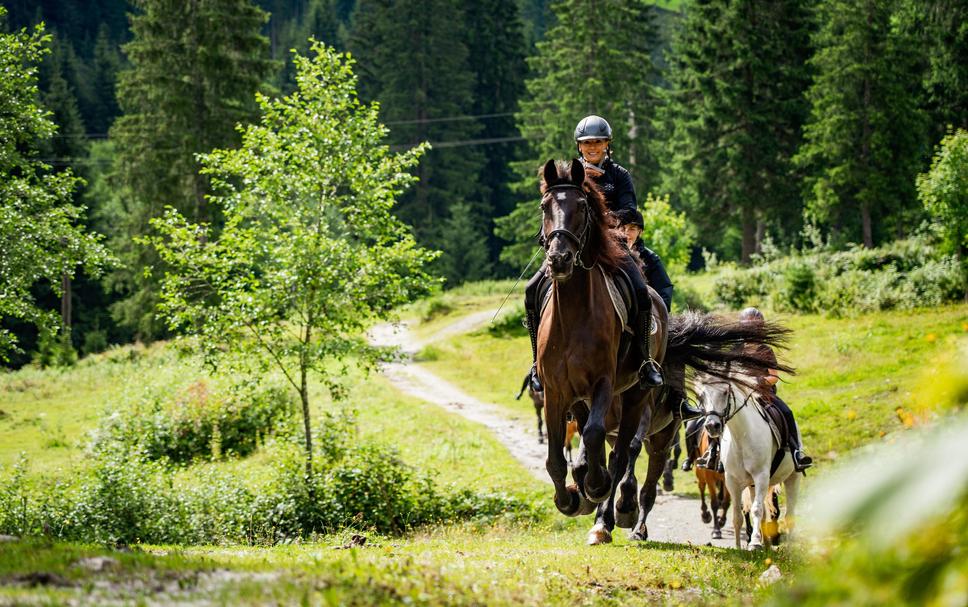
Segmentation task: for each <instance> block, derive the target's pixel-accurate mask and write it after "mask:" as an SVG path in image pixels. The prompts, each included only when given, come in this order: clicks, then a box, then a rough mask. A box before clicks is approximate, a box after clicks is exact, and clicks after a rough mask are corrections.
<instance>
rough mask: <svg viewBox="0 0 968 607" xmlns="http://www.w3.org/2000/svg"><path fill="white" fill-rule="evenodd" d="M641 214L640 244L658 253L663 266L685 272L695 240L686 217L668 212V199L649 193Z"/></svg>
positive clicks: (694, 234) (667, 197)
mask: <svg viewBox="0 0 968 607" xmlns="http://www.w3.org/2000/svg"><path fill="white" fill-rule="evenodd" d="M641 210H642V219H643V224H644V228H643V230H642V240H643V242H645V244H646V246H648V247H649V248H650V249H652V250H653V251H655V252H656V253H658V255H659V257H661V258H662V260H663V261H664V262H665V263H666V265H668V266H670V267H673V268H680V269H682V268H685V267H686V264H687V263H689V256H690V255H691V254H692V246H693V243H694V242H695V238H696V232H695V228H693V225H692V224H691V223H689V222H688V220H687V219H686V214H685V213H683V212H676V211H674V210H673V209H672V206H671V205H670V204H669V196H668V195H666V196H665V197H658V196H654V195H653V194H652V193H651V192H649V193H648V194H647V195H646V199H645V203H644V204H643V205H642V209H641Z"/></svg>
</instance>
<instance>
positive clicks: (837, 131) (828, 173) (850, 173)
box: [796, 0, 925, 248]
mask: <svg viewBox="0 0 968 607" xmlns="http://www.w3.org/2000/svg"><path fill="white" fill-rule="evenodd" d="M897 4H898V3H897V2H894V1H891V2H865V3H863V4H861V5H857V4H856V3H854V2H851V1H849V0H828V1H827V2H824V3H822V4H821V11H820V23H821V27H820V29H819V31H818V32H817V33H816V35H815V36H814V45H815V46H816V48H817V51H816V53H815V54H814V56H813V57H812V58H811V59H810V65H811V66H812V68H813V69H814V70H815V72H816V77H815V78H814V82H813V84H812V85H811V87H810V90H809V92H808V93H807V99H808V100H809V102H810V104H811V111H810V119H809V120H808V122H807V124H806V126H805V127H804V145H803V146H802V148H801V149H800V151H799V152H798V154H797V158H796V161H797V163H798V164H799V166H800V168H801V169H803V171H804V172H805V173H806V175H807V177H806V180H805V182H804V187H805V191H804V195H805V198H806V207H805V216H806V218H807V220H808V221H810V222H817V223H820V224H822V225H823V226H827V227H829V228H830V230H831V231H832V232H833V234H834V236H835V240H836V241H838V242H841V243H842V242H861V243H863V244H864V246H866V247H868V248H870V247H873V246H874V244H875V242H876V241H880V240H883V239H884V237H885V236H888V237H897V235H898V234H900V235H905V234H909V233H910V230H909V227H910V226H912V225H913V226H916V225H917V215H918V214H917V213H916V212H914V213H912V212H911V211H912V205H911V202H912V201H913V200H914V177H915V175H916V174H917V172H918V170H919V168H920V165H921V160H922V153H923V151H924V127H925V124H924V116H923V113H922V112H921V111H920V110H919V108H918V101H919V99H918V97H917V91H918V86H917V84H918V72H917V70H916V68H917V54H916V53H913V52H911V51H912V48H913V47H916V43H915V42H914V40H912V39H911V38H910V37H909V36H908V35H907V34H906V33H905V32H904V31H903V30H902V29H900V28H898V27H896V23H895V20H894V19H893V15H894V10H895V8H896V6H897Z"/></svg>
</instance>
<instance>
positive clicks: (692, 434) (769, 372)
mask: <svg viewBox="0 0 968 607" xmlns="http://www.w3.org/2000/svg"><path fill="white" fill-rule="evenodd" d="M739 320H740V322H747V323H761V322H766V318H764V316H763V313H762V312H760V311H759V310H758V309H756V308H753V307H750V308H746V309H745V310H743V311H742V312H740V313H739ZM746 347H747V348H749V347H751V346H749V345H747V346H746ZM753 347H755V348H765V349H766V350H768V351H769V352H768V353H767V352H764V354H766V356H764V357H763V358H765V359H767V360H772V361H773V363H774V365H775V364H776V354H774V353H773V349H772V348H770V347H769V346H767V345H758V346H753ZM764 371H765V374H764V375H762V376H760V378H759V381H760V382H761V383H762V384H765V385H767V386H770V388H771V391H772V392H773V405H774V406H775V407H776V408H777V409H779V410H780V412H781V413H783V418H784V419H785V420H786V426H787V443H788V444H789V445H790V453H791V454H792V455H793V466H794V467H795V468H796V470H797V472H803V471H804V470H806V469H807V468H809V467H810V466H812V465H813V458H811V457H810V456H809V455H807V454H805V453H804V452H803V441H802V439H801V437H800V431H799V430H798V429H797V421H796V420H795V419H794V418H793V411H791V410H790V406H789V405H787V404H786V403H785V402H783V400H782V399H780V397H779V396H777V395H776V383H777V382H778V381H780V376H779V375H778V374H777V370H776V369H774V368H769V369H765V370H764ZM696 421H697V422H699V423H702V421H703V420H701V419H700V420H696ZM694 423H695V422H692V423H690V425H688V426H686V459H685V461H683V462H682V469H683V470H686V471H688V470H689V469H690V468H692V459H691V458H692V453H693V451H694V450H697V449H698V447H697V446H696V443H697V442H698V441H699V427H698V426H696V427H693V424H694ZM715 458H716V454H715V453H714V449H713V446H712V444H710V448H709V450H708V451H706V453H704V454H703V455H702V457H700V458H699V459H698V460H697V461H696V465H697V466H699V467H701V468H706V467H708V465H709V464H710V460H711V459H715Z"/></svg>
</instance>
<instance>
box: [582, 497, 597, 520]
mask: <svg viewBox="0 0 968 607" xmlns="http://www.w3.org/2000/svg"><path fill="white" fill-rule="evenodd" d="M596 510H598V504H596V503H595V502H593V501H591V500H588V499H585V498H584V497H582V498H581V505H580V506H579V507H578V515H579V516H584V515H586V514H591V513H592V512H595V511H596Z"/></svg>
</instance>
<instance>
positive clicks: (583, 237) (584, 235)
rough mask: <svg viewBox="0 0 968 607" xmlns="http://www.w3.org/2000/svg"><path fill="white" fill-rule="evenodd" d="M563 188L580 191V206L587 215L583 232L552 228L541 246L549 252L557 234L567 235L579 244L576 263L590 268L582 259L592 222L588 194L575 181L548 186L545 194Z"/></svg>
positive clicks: (583, 267)
mask: <svg viewBox="0 0 968 607" xmlns="http://www.w3.org/2000/svg"><path fill="white" fill-rule="evenodd" d="M561 190H577V191H578V193H579V195H580V197H579V199H578V203H579V206H580V207H581V211H582V213H583V214H584V216H585V222H584V224H583V225H582V229H581V233H580V234H579V235H578V236H575V234H574V232H572V231H571V230H567V229H565V228H558V229H557V230H552V231H551V233H550V234H548V235H547V236H542V237H541V246H542V247H544V250H545V251H546V252H547V250H548V247H550V246H551V241H552V240H554V239H555V237H556V236H559V235H561V236H566V237H568V238H570V239H571V240H573V241H574V242H575V244H576V245H578V250H577V251H576V252H575V265H576V266H578V267H579V268H582V269H584V270H590V269H591V266H586V265H585V262H584V261H582V251H583V250H584V248H585V244H586V243H587V242H588V230H589V229H590V227H591V223H592V217H591V210H590V209H589V207H588V196H587V195H586V194H585V191H584V190H583V189H582V188H581V187H579V186H577V185H575V184H573V183H559V184H557V185H553V186H550V187H548V189H546V190H545V193H544V196H548V195H549V194H551V193H553V192H555V191H561Z"/></svg>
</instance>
